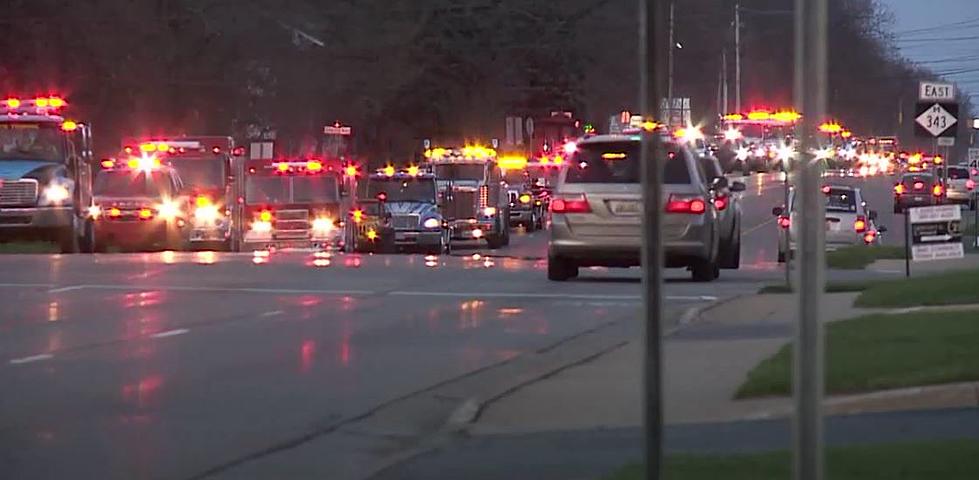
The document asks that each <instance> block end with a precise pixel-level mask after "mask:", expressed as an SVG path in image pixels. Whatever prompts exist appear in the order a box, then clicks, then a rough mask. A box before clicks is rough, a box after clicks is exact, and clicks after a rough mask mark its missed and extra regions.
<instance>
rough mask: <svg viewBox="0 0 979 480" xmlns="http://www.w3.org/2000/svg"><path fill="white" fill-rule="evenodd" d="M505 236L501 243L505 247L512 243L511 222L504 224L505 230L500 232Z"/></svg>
mask: <svg viewBox="0 0 979 480" xmlns="http://www.w3.org/2000/svg"><path fill="white" fill-rule="evenodd" d="M500 235H501V236H502V237H503V238H502V240H501V244H502V245H503V246H504V247H505V246H507V245H509V244H510V224H508V223H504V224H503V232H502V233H501V234H500Z"/></svg>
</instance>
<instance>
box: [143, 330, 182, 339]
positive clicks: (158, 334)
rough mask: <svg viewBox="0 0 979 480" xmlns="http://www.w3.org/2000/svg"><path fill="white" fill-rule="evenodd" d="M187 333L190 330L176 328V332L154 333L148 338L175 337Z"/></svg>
mask: <svg viewBox="0 0 979 480" xmlns="http://www.w3.org/2000/svg"><path fill="white" fill-rule="evenodd" d="M189 331H190V330H187V329H186V328H178V329H176V330H167V331H165V332H160V333H154V334H153V335H150V337H152V338H166V337H176V336H177V335H183V334H185V333H187V332H189Z"/></svg>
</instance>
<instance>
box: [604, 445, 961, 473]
mask: <svg viewBox="0 0 979 480" xmlns="http://www.w3.org/2000/svg"><path fill="white" fill-rule="evenodd" d="M791 465H792V456H791V454H790V453H788V452H775V453H762V454H750V455H749V454H745V455H727V456H708V455H668V456H667V457H666V463H665V468H664V476H663V478H665V479H667V480H718V479H724V480H789V479H790V478H791V475H792V467H791ZM976 472H979V441H975V440H956V441H936V442H920V443H902V444H886V445H864V446H849V447H831V448H827V449H826V475H825V476H826V478H831V479H833V480H911V479H939V478H940V479H942V480H966V479H970V480H971V479H975V478H977V476H976V475H977V473H976ZM642 475H643V468H642V466H639V465H630V466H628V467H625V468H623V469H622V470H620V471H619V472H617V473H615V474H613V475H611V476H609V477H606V479H607V480H641V479H642V478H644V477H643V476H642Z"/></svg>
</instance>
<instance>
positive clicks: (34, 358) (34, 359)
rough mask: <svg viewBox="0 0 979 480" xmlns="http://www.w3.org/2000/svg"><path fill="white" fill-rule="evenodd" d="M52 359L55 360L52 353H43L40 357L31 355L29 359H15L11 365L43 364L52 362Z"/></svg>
mask: <svg viewBox="0 0 979 480" xmlns="http://www.w3.org/2000/svg"><path fill="white" fill-rule="evenodd" d="M52 358H54V355H51V354H50V353H42V354H40V355H31V356H29V357H21V358H15V359H13V360H11V361H10V364H11V365H22V364H25V363H31V362H42V361H44V360H50V359H52Z"/></svg>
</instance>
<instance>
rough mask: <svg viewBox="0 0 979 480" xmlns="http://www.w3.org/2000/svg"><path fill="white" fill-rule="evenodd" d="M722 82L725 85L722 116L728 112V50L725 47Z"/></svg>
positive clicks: (722, 56)
mask: <svg viewBox="0 0 979 480" xmlns="http://www.w3.org/2000/svg"><path fill="white" fill-rule="evenodd" d="M721 78H722V79H723V80H721V82H722V83H723V85H724V86H723V91H722V92H721V94H722V97H723V101H722V102H721V103H722V105H721V111H720V114H721V115H723V114H725V113H727V112H728V110H727V48H726V47H725V48H724V49H723V50H721Z"/></svg>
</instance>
